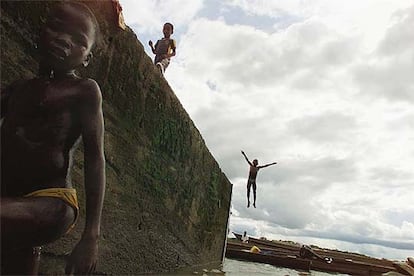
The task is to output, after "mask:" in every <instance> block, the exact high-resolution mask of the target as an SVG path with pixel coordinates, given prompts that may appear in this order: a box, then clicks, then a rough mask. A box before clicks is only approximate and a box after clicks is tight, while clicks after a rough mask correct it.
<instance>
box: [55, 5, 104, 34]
mask: <svg viewBox="0 0 414 276" xmlns="http://www.w3.org/2000/svg"><path fill="white" fill-rule="evenodd" d="M65 5H66V6H70V7H73V8H75V9H76V10H78V11H79V12H81V13H82V14H84V15H86V16H87V17H89V19H90V20H91V21H92V25H93V27H94V28H95V34H94V35H95V37H94V39H95V42H96V41H97V39H98V34H99V24H98V20H97V19H96V17H95V14H94V13H93V12H92V10H91V9H90V8H89V7H88V6H87V5H86V4H85V3H83V2H82V1H68V0H65V1H62V2H59V3H58V4H56V5H55V6H54V7H53V8H52V10H51V11H50V13H49V17H50V16H51V15H53V14H54V12H55V11H56V10H57V9H59V7H61V6H65ZM48 19H49V18H48Z"/></svg>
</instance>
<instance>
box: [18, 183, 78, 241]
mask: <svg viewBox="0 0 414 276" xmlns="http://www.w3.org/2000/svg"><path fill="white" fill-rule="evenodd" d="M42 196H44V197H57V198H60V199H61V200H63V201H64V202H66V203H67V204H69V206H71V207H72V208H73V209H74V210H75V220H74V221H73V223H72V225H71V226H70V227H69V229H68V231H66V233H65V234H67V233H68V232H69V231H70V230H72V229H73V228H74V227H75V224H76V221H77V219H78V216H79V204H78V197H77V196H76V190H75V189H73V188H49V189H43V190H38V191H34V192H32V193H30V194H27V195H25V196H24V197H42Z"/></svg>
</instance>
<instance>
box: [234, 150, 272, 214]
mask: <svg viewBox="0 0 414 276" xmlns="http://www.w3.org/2000/svg"><path fill="white" fill-rule="evenodd" d="M241 153H242V154H243V156H244V158H245V159H246V161H247V163H249V165H250V170H249V179H248V180H247V208H249V207H250V189H251V187H252V186H253V200H254V201H253V207H254V208H256V177H257V172H258V171H259V170H260V169H262V168H266V167H269V166H271V165H275V164H277V163H276V162H273V163H270V164H266V165H263V166H258V164H259V161H257V159H254V160H253V163H252V162H250V161H249V159H248V158H247V156H246V154H245V153H244V151H241Z"/></svg>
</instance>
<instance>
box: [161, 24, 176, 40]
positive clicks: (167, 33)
mask: <svg viewBox="0 0 414 276" xmlns="http://www.w3.org/2000/svg"><path fill="white" fill-rule="evenodd" d="M162 32H163V33H164V36H165V37H170V36H171V34H172V32H173V30H172V28H171V25H170V24H165V25H164V27H163V28H162Z"/></svg>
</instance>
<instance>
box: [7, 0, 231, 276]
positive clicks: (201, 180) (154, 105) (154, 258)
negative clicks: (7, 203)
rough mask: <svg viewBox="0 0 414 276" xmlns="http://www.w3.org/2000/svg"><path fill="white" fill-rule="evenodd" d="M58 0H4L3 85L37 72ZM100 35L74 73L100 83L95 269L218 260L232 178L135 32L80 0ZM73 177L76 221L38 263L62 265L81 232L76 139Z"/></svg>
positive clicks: (59, 270) (51, 268)
mask: <svg viewBox="0 0 414 276" xmlns="http://www.w3.org/2000/svg"><path fill="white" fill-rule="evenodd" d="M53 4H56V1H3V0H2V1H1V86H2V87H4V86H6V85H8V84H10V83H11V82H12V81H13V80H16V79H19V78H24V77H33V76H35V75H36V69H37V66H38V64H37V61H36V57H37V54H36V49H35V47H34V45H35V44H36V41H37V39H38V34H39V30H40V25H41V23H42V21H44V18H45V15H46V13H47V11H48V9H49V8H50V7H51V5H53ZM86 4H87V5H88V6H89V7H91V9H92V10H93V11H94V13H95V15H96V17H97V19H98V22H99V25H100V36H99V41H98V43H97V46H96V47H95V49H94V50H93V52H94V58H93V60H92V62H91V63H90V66H88V67H87V68H86V69H79V71H80V73H81V75H83V76H88V77H91V78H93V79H95V80H96V81H97V82H98V83H99V85H100V86H101V90H102V93H103V99H104V102H103V108H104V119H105V157H106V178H107V186H106V196H105V202H104V210H103V217H102V234H101V239H100V243H99V261H98V266H97V270H98V272H99V273H103V274H115V275H119V274H140V273H156V272H161V271H171V270H174V269H176V268H180V267H185V266H194V265H203V264H206V263H211V262H220V261H221V260H222V253H223V245H224V241H225V237H226V234H227V233H226V226H227V219H228V214H229V208H230V195H231V184H230V182H229V181H228V179H227V178H226V176H225V175H224V174H223V172H222V171H221V169H220V167H219V166H218V164H217V162H216V161H215V160H214V158H213V157H212V155H211V154H210V152H209V151H208V149H207V147H206V145H205V143H204V141H203V138H202V137H201V135H200V133H199V131H198V130H197V128H196V127H195V126H194V123H193V122H192V120H191V118H190V117H189V116H188V114H187V113H186V111H185V110H184V108H183V107H182V105H181V104H180V102H179V100H178V98H177V97H176V95H175V93H174V92H173V91H172V90H171V88H170V87H169V85H168V83H167V82H166V80H165V79H164V78H163V76H162V75H161V74H159V72H158V71H157V70H156V68H154V66H153V64H152V61H151V59H150V58H149V57H148V56H147V55H146V54H145V51H144V48H143V46H142V44H141V43H140V42H139V41H138V40H137V37H136V35H135V34H134V33H133V32H132V31H131V30H130V29H128V28H127V30H126V31H122V30H120V29H119V28H117V27H116V25H115V24H114V22H115V14H114V10H113V9H112V4H111V1H109V0H108V1H98V0H97V1H87V2H86ZM71 173H72V182H73V184H74V186H75V187H76V189H77V190H78V194H79V201H80V204H81V212H80V215H81V217H80V219H79V223H78V225H77V226H76V228H75V230H74V231H72V232H71V233H70V234H69V235H67V236H66V237H64V238H62V239H60V240H59V241H58V242H55V243H53V244H50V245H47V246H45V247H44V249H43V256H42V259H41V267H40V271H41V273H44V274H54V275H55V274H63V271H64V270H63V269H64V261H65V256H66V254H67V253H68V252H70V251H71V249H72V248H73V246H74V244H75V243H76V241H77V240H78V239H79V238H80V235H81V232H82V227H83V223H84V222H83V221H84V217H85V210H84V206H85V204H84V190H83V154H82V145H80V146H79V149H78V150H77V151H76V152H75V155H74V166H73V169H72V171H71Z"/></svg>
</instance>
